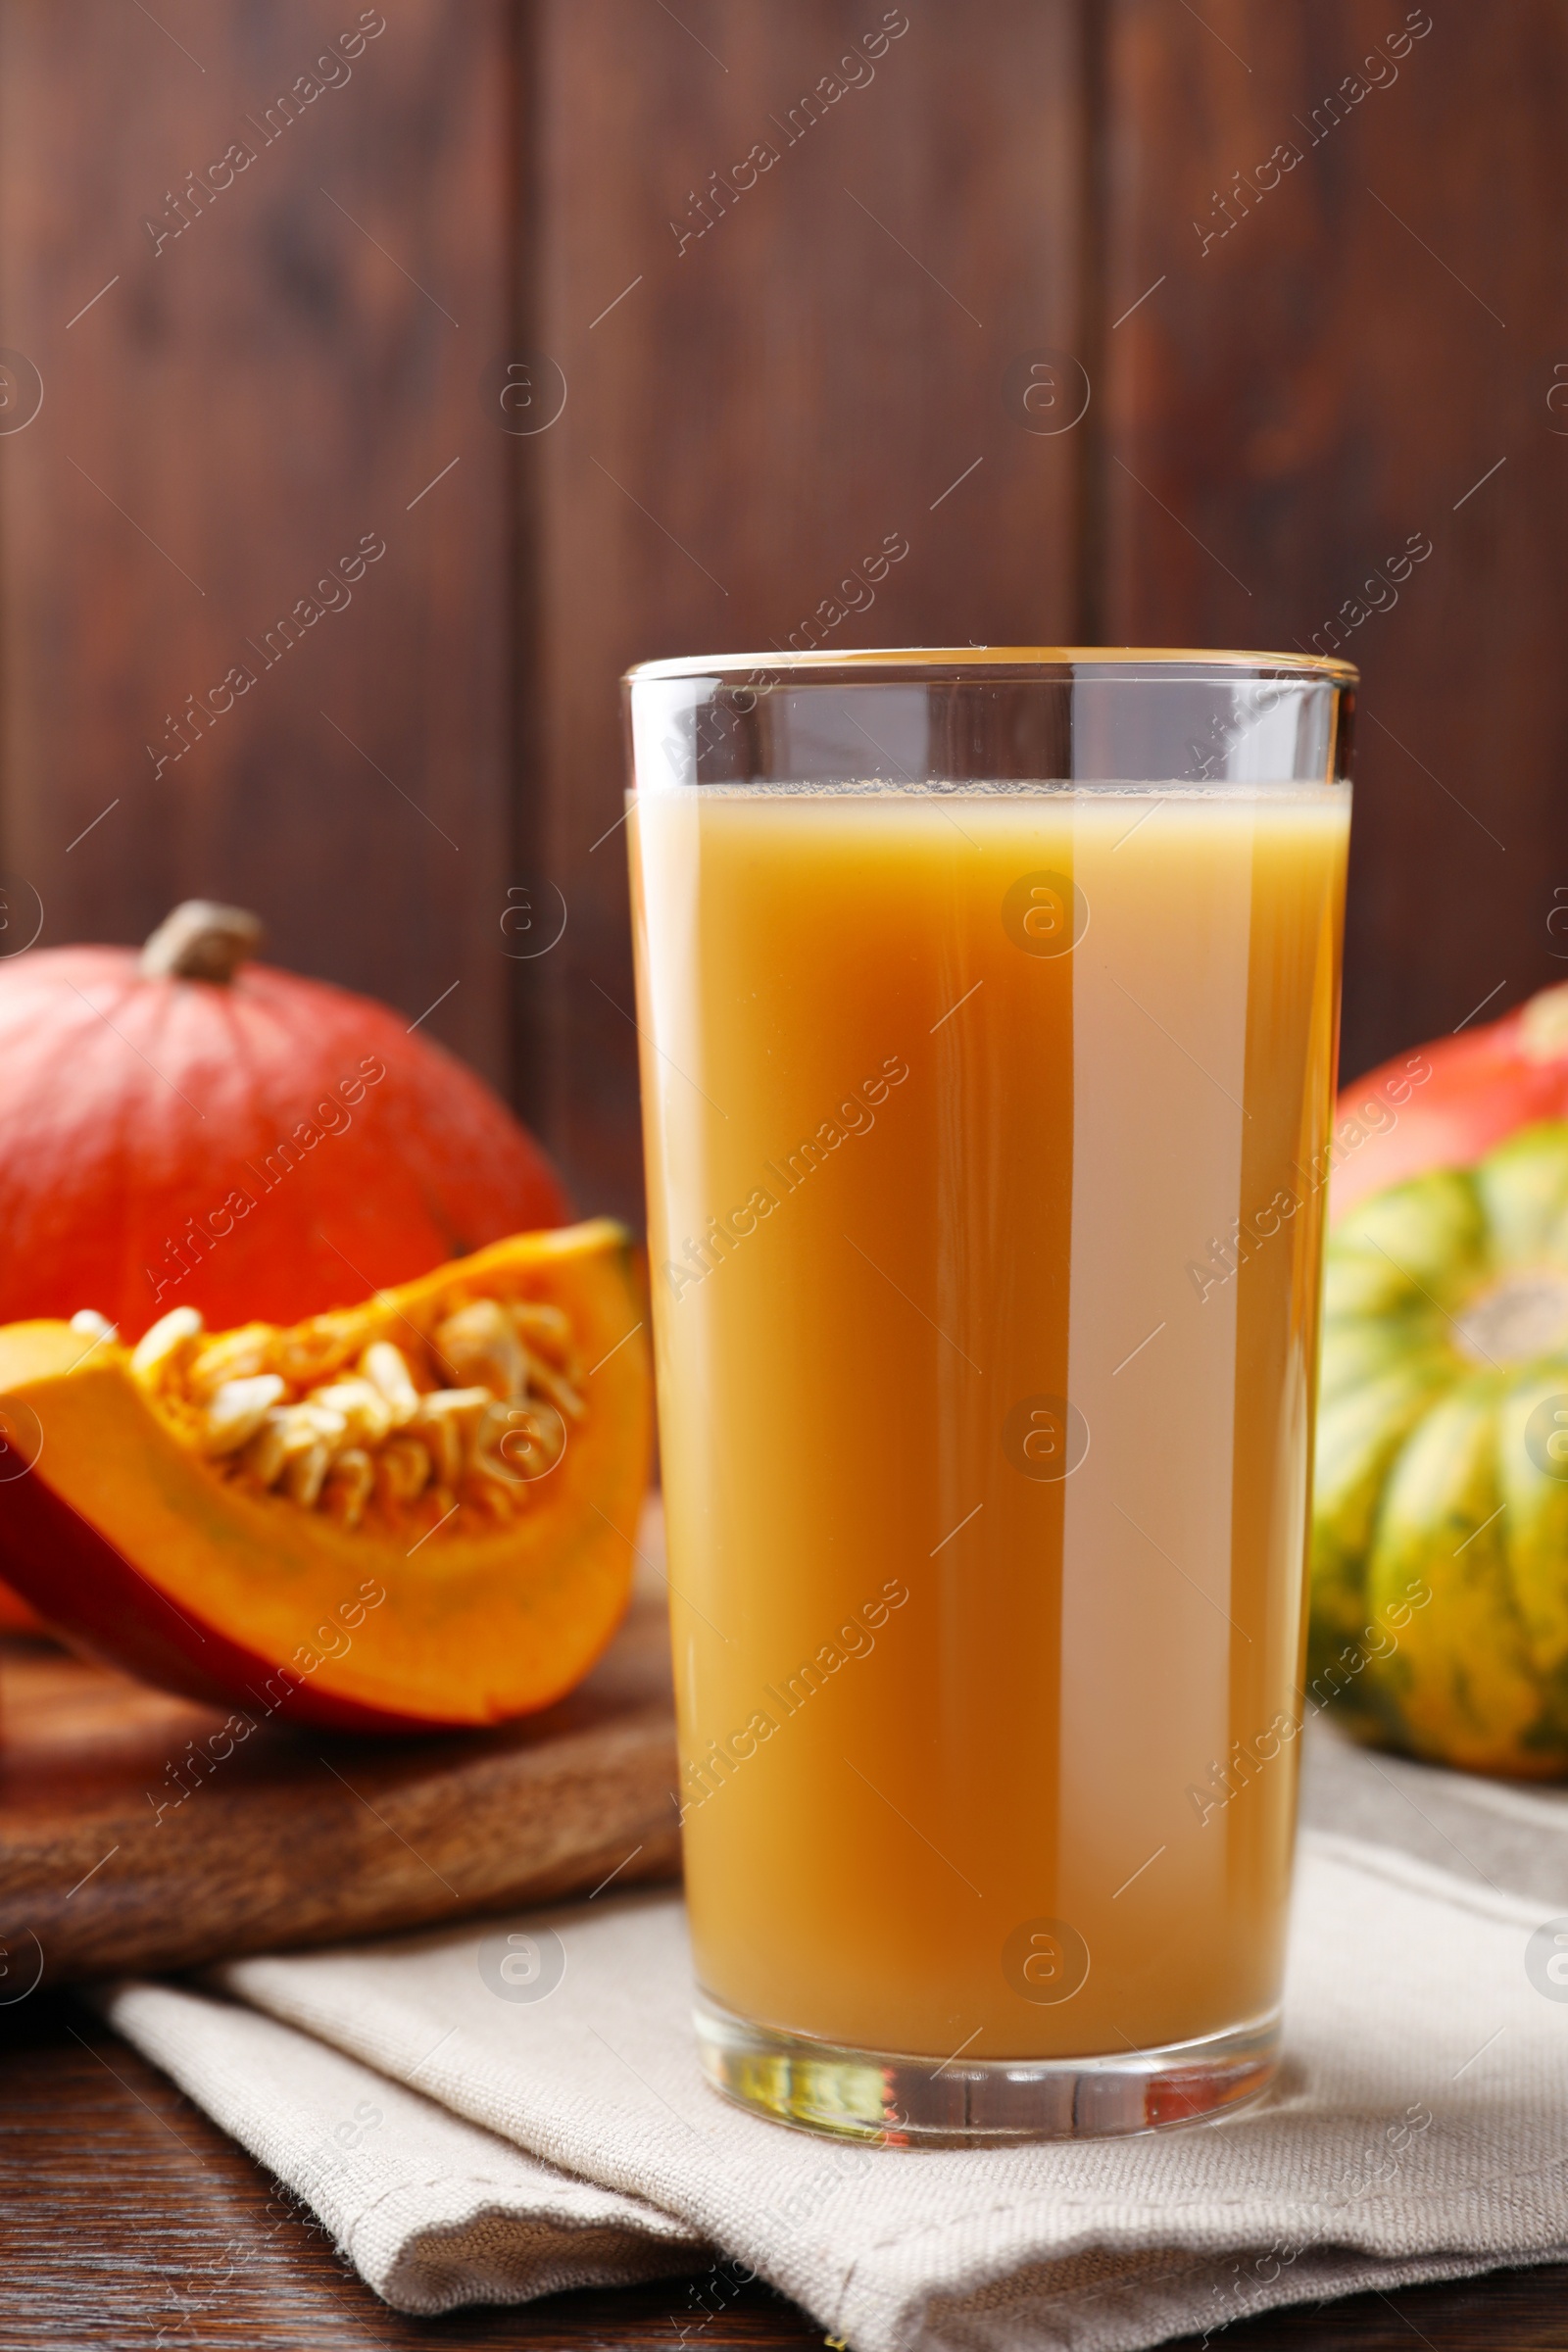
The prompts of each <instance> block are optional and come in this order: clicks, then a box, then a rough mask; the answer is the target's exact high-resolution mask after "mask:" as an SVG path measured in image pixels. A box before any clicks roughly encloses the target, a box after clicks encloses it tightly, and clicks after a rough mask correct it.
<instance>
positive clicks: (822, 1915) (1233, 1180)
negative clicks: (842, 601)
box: [628, 649, 1354, 2143]
mask: <svg viewBox="0 0 1568 2352" xmlns="http://www.w3.org/2000/svg"><path fill="white" fill-rule="evenodd" d="M1353 679H1354V673H1353V671H1351V670H1349V669H1348V668H1347V667H1345V666H1344V665H1342V664H1336V663H1332V662H1315V661H1308V660H1304V659H1303V660H1296V659H1292V658H1288V657H1273V656H1268V657H1250V656H1248V657H1244V656H1237V655H1204V654H1192V655H1175V654H1152V655H1139V654H1123V655H1116V656H1110V655H1105V654H1100V653H1096V652H1093V651H1066V652H1034V651H1025V652H1014V651H1003V652H990V651H986V652H975V651H973V650H972V649H971V650H969V651H966V652H964V653H962V654H957V653H954V654H946V653H926V652H914V653H905V654H889V653H876V654H863V655H858V656H846V657H844V658H842V659H841V660H839V661H836V662H818V661H816V660H814V659H813V658H810V657H803V658H785V659H778V660H774V661H773V662H770V663H769V662H761V661H760V660H759V661H750V662H747V661H728V660H726V661H714V662H662V663H656V664H649V665H645V666H644V667H643V668H641V669H638V670H634V671H633V672H632V673H631V677H630V680H629V682H628V701H629V713H630V729H631V738H632V756H633V768H634V791H633V794H632V804H631V813H630V819H629V826H628V831H629V836H630V849H631V865H632V877H633V901H634V915H635V923H636V936H637V956H638V991H639V1004H640V1010H639V1025H640V1028H641V1031H642V1035H643V1040H644V1056H643V1067H642V1079H643V1089H644V1105H645V1124H646V1138H647V1165H648V1183H649V1208H650V1261H651V1272H652V1281H653V1298H654V1328H655V1338H656V1345H657V1354H658V1364H659V1381H660V1405H661V1423H662V1458H663V1471H664V1488H665V1500H666V1514H667V1527H668V1541H669V1579H670V1588H671V1608H672V1612H673V1630H674V1657H675V1670H676V1684H677V1696H678V1703H679V1714H680V1730H681V1748H682V1786H681V1811H682V1822H683V1829H684V1841H685V1854H686V1876H687V1888H688V1897H689V1906H690V1916H691V1927H692V1936H693V1942H694V1947H695V1960H696V1969H697V1975H698V1981H699V1988H700V1989H699V2003H698V2032H699V2038H700V2041H701V2045H702V2050H703V2056H704V2062H705V2065H706V2067H707V2070H708V2072H709V2075H710V2078H711V2080H712V2081H713V2082H714V2083H715V2084H716V2085H717V2086H718V2087H719V2088H720V2089H721V2090H723V2091H725V2092H726V2093H727V2094H728V2095H729V2096H731V2097H733V2098H736V2099H738V2100H741V2101H743V2102H746V2103H748V2104H751V2105H753V2106H754V2107H757V2108H760V2109H761V2110H762V2111H764V2112H766V2113H769V2114H772V2115H774V2116H776V2117H778V2118H780V2119H782V2120H785V2121H789V2122H793V2123H796V2124H801V2125H806V2126H809V2127H811V2128H815V2129H818V2130H823V2131H837V2132H842V2133H851V2134H856V2135H874V2136H876V2137H879V2138H891V2139H894V2140H911V2141H912V2140H937V2141H948V2142H953V2143H961V2142H965V2141H969V2140H978V2141H984V2140H995V2139H1015V2138H1027V2137H1049V2136H1067V2135H1078V2134H1085V2135H1087V2134H1096V2133H1103V2132H1105V2133H1108V2132H1124V2131H1145V2130H1150V2129H1154V2128H1157V2127H1159V2126H1161V2125H1164V2124H1169V2123H1177V2122H1182V2121H1186V2120H1190V2119H1192V2118H1194V2117H1197V2116H1201V2115H1204V2114H1208V2113H1213V2112H1215V2111H1217V2110H1220V2109H1223V2108H1226V2107H1229V2106H1234V2105H1235V2104H1237V2103H1238V2102H1240V2101H1242V2100H1244V2099H1247V2098H1250V2097H1253V2096H1255V2095H1257V2094H1258V2093H1259V2092H1260V2091H1261V2090H1262V2089H1263V2088H1265V2087H1266V2085H1267V2083H1268V2082H1269V2080H1270V2078H1271V2076H1272V2073H1273V2071H1274V2068H1275V2065H1276V2063H1277V2053H1278V2046H1279V1999H1280V1981H1281V1973H1282V1966H1283V1938H1284V1928H1285V1915H1286V1905H1287V1900H1288V1894H1289V1887H1290V1873H1291V1857H1292V1842H1293V1835H1294V1817H1295V1803H1296V1769H1295V1758H1296V1746H1295V1740H1296V1735H1297V1732H1298V1730H1299V1722H1300V1713H1301V1697H1300V1684H1301V1665H1302V1615H1303V1606H1302V1577H1303V1553H1304V1544H1305V1536H1306V1523H1307V1504H1308V1495H1309V1489H1310V1456H1311V1419H1312V1388H1313V1367H1314V1356H1315V1337H1316V1318H1317V1294H1318V1279H1319V1260H1320V1250H1321V1224H1322V1211H1323V1201H1324V1190H1323V1179H1324V1173H1325V1152H1326V1144H1327V1139H1328V1134H1329V1118H1330V1110H1331V1090H1332V1084H1333V1075H1334V1064H1335V1047H1336V1026H1337V1014H1338V990H1339V964H1340V939H1341V912H1342V903H1343V896H1344V874H1345V855H1346V840H1347V831H1348V784H1347V781H1346V760H1347V743H1348V727H1347V717H1348V711H1347V705H1348V699H1349V692H1350V688H1351V686H1352V684H1353Z"/></svg>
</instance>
